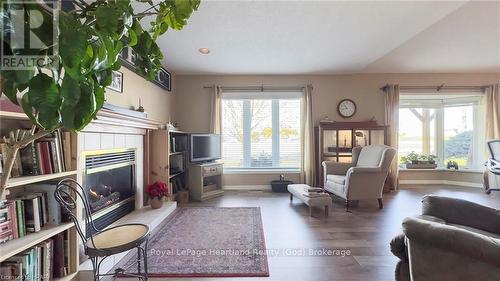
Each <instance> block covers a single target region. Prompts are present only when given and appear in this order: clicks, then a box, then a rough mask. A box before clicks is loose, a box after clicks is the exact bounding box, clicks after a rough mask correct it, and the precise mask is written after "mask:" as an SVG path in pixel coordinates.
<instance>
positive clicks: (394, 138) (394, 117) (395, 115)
mask: <svg viewBox="0 0 500 281" xmlns="http://www.w3.org/2000/svg"><path fill="white" fill-rule="evenodd" d="M399 90H400V89H399V85H387V86H386V87H385V124H386V125H388V126H390V127H389V130H388V144H389V146H392V147H394V148H395V149H396V151H397V150H398V142H399V139H398V131H399ZM386 186H387V187H388V188H389V189H391V190H397V188H398V156H397V154H396V158H395V159H394V160H393V161H392V164H391V169H390V171H389V176H388V178H387V181H386Z"/></svg>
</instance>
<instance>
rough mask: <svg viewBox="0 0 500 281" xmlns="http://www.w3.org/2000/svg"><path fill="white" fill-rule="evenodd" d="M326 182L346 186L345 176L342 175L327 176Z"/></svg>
mask: <svg viewBox="0 0 500 281" xmlns="http://www.w3.org/2000/svg"><path fill="white" fill-rule="evenodd" d="M326 180H327V181H329V182H333V183H336V184H341V185H344V184H345V176H341V175H327V176H326Z"/></svg>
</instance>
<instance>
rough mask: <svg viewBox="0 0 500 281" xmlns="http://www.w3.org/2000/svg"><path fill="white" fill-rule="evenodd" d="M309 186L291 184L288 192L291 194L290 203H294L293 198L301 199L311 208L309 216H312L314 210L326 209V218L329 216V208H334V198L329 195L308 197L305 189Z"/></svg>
mask: <svg viewBox="0 0 500 281" xmlns="http://www.w3.org/2000/svg"><path fill="white" fill-rule="evenodd" d="M309 187H310V186H309V185H307V184H289V185H288V192H290V202H291V201H293V196H295V197H297V198H299V199H300V200H301V201H302V202H304V203H305V204H306V205H307V206H309V215H310V216H312V208H314V207H320V208H323V207H324V208H325V216H326V217H327V216H328V207H332V198H331V197H330V195H329V194H327V193H325V195H321V196H318V197H308V196H306V191H305V188H309Z"/></svg>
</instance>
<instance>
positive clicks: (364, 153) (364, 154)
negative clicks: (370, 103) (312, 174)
mask: <svg viewBox="0 0 500 281" xmlns="http://www.w3.org/2000/svg"><path fill="white" fill-rule="evenodd" d="M395 155H396V150H395V149H394V148H392V147H389V146H386V145H369V146H365V147H355V148H353V149H352V162H351V163H337V162H329V161H324V162H323V163H322V165H323V178H324V183H323V184H324V185H323V186H324V189H325V190H326V191H328V192H330V193H332V194H334V195H336V196H338V197H340V198H342V199H344V200H346V211H349V204H350V202H351V201H353V200H364V199H378V203H379V208H380V209H382V208H383V207H384V205H383V202H382V190H383V188H384V183H385V179H386V178H387V175H388V174H389V168H390V166H391V163H392V161H393V160H394V156H395Z"/></svg>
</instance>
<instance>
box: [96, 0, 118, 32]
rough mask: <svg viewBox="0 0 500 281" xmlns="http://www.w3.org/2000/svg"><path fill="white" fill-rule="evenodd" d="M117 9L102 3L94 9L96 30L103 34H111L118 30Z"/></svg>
mask: <svg viewBox="0 0 500 281" xmlns="http://www.w3.org/2000/svg"><path fill="white" fill-rule="evenodd" d="M119 17H120V15H119V14H118V11H117V10H116V9H115V8H114V7H111V6H107V5H102V6H99V7H98V8H97V10H96V11H95V18H96V26H95V27H96V30H97V31H98V32H99V33H101V34H103V35H109V36H111V35H113V34H115V33H116V32H117V30H118V26H119V24H118V20H119Z"/></svg>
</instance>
